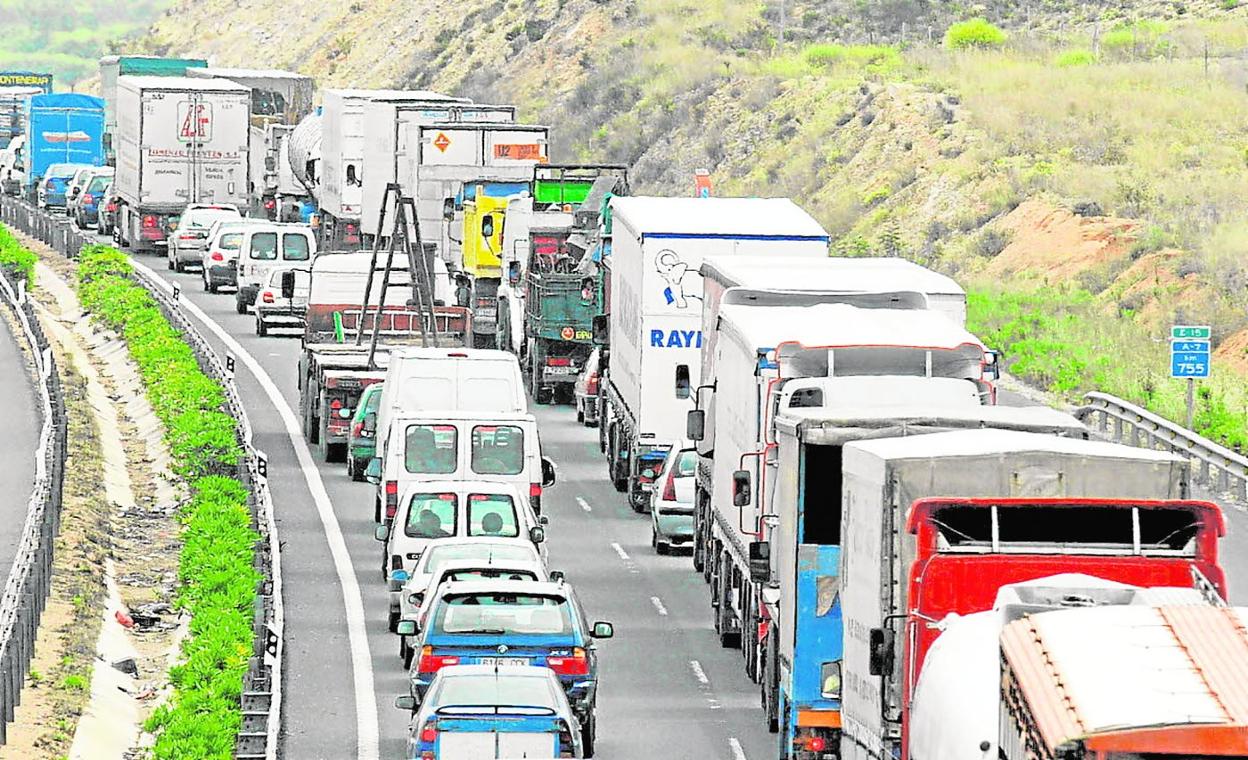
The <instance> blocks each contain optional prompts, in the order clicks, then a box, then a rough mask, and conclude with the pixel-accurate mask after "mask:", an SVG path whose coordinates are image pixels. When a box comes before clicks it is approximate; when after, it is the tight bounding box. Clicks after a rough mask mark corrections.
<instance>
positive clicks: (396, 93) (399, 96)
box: [321, 87, 470, 102]
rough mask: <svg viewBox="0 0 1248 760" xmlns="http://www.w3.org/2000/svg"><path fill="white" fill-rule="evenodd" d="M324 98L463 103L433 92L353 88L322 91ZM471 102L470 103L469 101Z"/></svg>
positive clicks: (458, 99) (459, 99)
mask: <svg viewBox="0 0 1248 760" xmlns="http://www.w3.org/2000/svg"><path fill="white" fill-rule="evenodd" d="M321 93H322V96H324V95H330V96H333V97H338V98H342V99H344V100H350V99H357V100H452V101H461V100H462V99H461V98H455V97H452V96H450V95H443V94H442V93H440V92H434V91H432V90H364V89H357V88H352V87H346V88H333V87H331V88H329V89H326V90H322V91H321ZM469 102H470V101H469Z"/></svg>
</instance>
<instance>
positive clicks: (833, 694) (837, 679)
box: [819, 660, 841, 699]
mask: <svg viewBox="0 0 1248 760" xmlns="http://www.w3.org/2000/svg"><path fill="white" fill-rule="evenodd" d="M819 692H820V694H822V695H823V698H824V699H840V696H841V661H840V660H836V661H835V662H825V663H823V666H822V667H821V668H820V669H819Z"/></svg>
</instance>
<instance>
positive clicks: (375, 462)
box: [364, 412, 381, 485]
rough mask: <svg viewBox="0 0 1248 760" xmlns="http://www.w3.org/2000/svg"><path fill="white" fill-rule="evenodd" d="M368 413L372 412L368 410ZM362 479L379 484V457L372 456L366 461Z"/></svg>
mask: <svg viewBox="0 0 1248 760" xmlns="http://www.w3.org/2000/svg"><path fill="white" fill-rule="evenodd" d="M369 414H373V413H372V412H369ZM374 424H376V423H374ZM364 479H365V480H367V481H368V482H369V483H372V484H373V485H380V484H381V457H373V459H372V461H370V462H369V463H368V468H367V469H365V470H364Z"/></svg>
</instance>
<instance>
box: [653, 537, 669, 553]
mask: <svg viewBox="0 0 1248 760" xmlns="http://www.w3.org/2000/svg"><path fill="white" fill-rule="evenodd" d="M654 551H655V553H657V554H670V553H671V551H672V547H670V546H668V545H667V544H666V543H664V542H663V541H660V540H659V539H658V537H657V536H656V537H655V539H654Z"/></svg>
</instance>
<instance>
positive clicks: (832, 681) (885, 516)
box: [0, 56, 1248, 760]
mask: <svg viewBox="0 0 1248 760" xmlns="http://www.w3.org/2000/svg"><path fill="white" fill-rule="evenodd" d="M157 61H158V62H159V63H156V62H157ZM101 67H102V75H103V81H104V84H105V93H106V94H105V97H104V98H103V100H102V102H101V104H100V107H99V114H98V115H90V116H88V115H87V114H86V113H85V111H84V110H75V111H74V114H75V116H74V118H76V119H84V120H88V119H96V120H97V121H98V124H99V127H100V128H99V130H97V132H100V133H101V134H106V135H108V138H109V139H107V140H102V141H101V146H103V145H104V144H107V145H108V146H111V147H110V148H108V149H107V150H105V149H104V148H103V147H101V149H100V150H99V160H98V163H97V162H95V161H94V159H93V160H92V161H91V162H90V163H88V164H87V165H79V164H77V163H74V162H73V161H70V162H57V163H51V164H46V165H42V166H41V165H39V164H38V162H37V161H36V160H34V155H35V154H32V153H31V152H30V151H27V152H26V153H25V154H23V153H22V151H21V150H20V148H21V145H20V144H19V145H18V146H16V147H17V150H15V148H14V146H10V147H9V148H8V149H6V150H7V152H6V153H4V154H2V155H0V179H3V180H4V181H5V183H6V184H5V189H6V191H7V192H11V193H13V194H23V193H29V195H30V197H31V198H32V200H33V201H34V202H36V203H37V204H38V205H39V206H41V207H44V208H57V209H59V208H64V210H65V213H66V214H67V215H69V216H70V217H71V218H72V219H73V220H74V222H75V223H76V224H78V225H79V226H80V227H83V228H91V229H94V230H95V231H97V232H98V233H99V234H102V235H111V236H112V239H113V240H114V241H115V242H116V244H117V245H118V246H120V247H122V248H123V249H127V250H130V251H132V252H134V253H135V254H136V255H137V254H140V253H142V252H154V253H155V254H157V255H163V256H164V257H165V261H166V264H167V266H168V268H169V269H170V270H175V271H177V272H184V271H188V270H191V271H194V270H198V273H199V277H200V280H201V282H202V287H203V290H204V291H205V292H206V293H209V294H220V297H221V298H222V299H232V301H233V308H234V310H235V312H236V313H237V314H238V315H244V316H245V317H249V318H251V319H253V320H254V332H255V335H256V336H258V337H265V338H269V337H276V336H279V335H281V336H287V337H290V336H299V338H300V341H301V342H300V349H299V360H298V367H297V368H296V369H295V370H294V371H295V372H297V375H298V393H299V396H298V409H297V411H296V414H297V416H298V419H299V424H300V426H301V430H302V434H303V437H304V438H305V440H306V442H307V444H308V445H309V446H310V447H311V449H312V451H313V452H314V453H315V454H316V455H318V456H319V457H320V458H322V459H323V460H324V461H326V462H334V463H336V464H340V465H341V467H342V476H343V478H346V479H350V480H351V481H354V482H356V483H359V484H362V485H360V486H358V488H359V489H360V492H361V493H365V492H366V493H367V494H368V501H369V505H368V506H369V507H371V509H370V510H369V511H371V514H372V517H373V519H372V521H371V525H372V528H373V531H374V533H373V539H375V544H376V554H375V557H376V560H375V566H374V567H375V569H370V570H369V574H370V576H372V577H375V578H376V583H377V584H380V585H381V586H384V588H385V591H386V594H385V598H386V604H385V608H384V609H382V608H376V609H367V610H366V613H367V614H368V615H369V616H370V617H372V618H375V619H378V620H380V619H382V618H384V619H385V620H386V627H387V630H388V631H389V633H390V634H391V639H392V647H393V655H394V659H393V661H392V662H393V667H394V668H395V669H402V671H403V672H405V673H406V674H407V675H406V680H407V683H408V689H407V691H406V692H405V693H400V694H396V695H394V696H395V698H394V705H395V707H396V709H398V710H401V711H405V713H406V714H409V715H410V723H409V730H408V737H407V748H406V750H405V751H404V753H403V754H402V757H404V758H410V759H412V760H431V759H433V758H445V759H447V760H450V759H452V758H454V759H464V760H466V759H468V758H519V757H528V758H557V757H593V756H594V754H595V745H596V743H597V738H598V735H599V728H600V725H599V720H598V713H599V709H598V706H599V700H600V688H599V684H600V682H601V683H602V684H603V688H604V689H609V688H610V682H611V673H605V674H604V673H602V672H601V670H602V668H601V666H600V661H599V658H600V654H601V652H602V651H603V649H604V648H606V647H610V646H612V643H611V641H610V640H611V639H613V637H615V634H616V630H615V625H613V622H612V621H609V620H603V619H598V618H596V617H595V616H594V610H593V608H592V606H587V605H586V604H585V603H584V600H583V599H582V598H581V597H579V596H578V594H577V590H576V586H577V583H576V579H575V578H569V577H565V574H564V573H562V572H560V571H558V570H557V569H552V568H551V564H550V554H549V552H550V546H549V544H550V542H549V541H548V532H549V530H550V529H551V527H552V524H551V520H552V515H551V514H550V510H548V509H544V500H546V499H548V492H549V491H550V489H552V488H558V487H559V481H560V479H561V468H562V467H563V466H564V464H565V463H564V462H556V461H554V459H553V458H552V457H551V456H549V455H548V454H544V453H543V447H542V440H541V435H542V432H543V431H542V430H541V429H540V428H539V424H538V415H537V414H536V413H535V412H536V407H546V406H551V405H559V406H561V407H563V408H562V409H561V410H560V413H561V414H563V415H566V416H567V417H569V418H570V417H571V416H572V415H575V420H576V422H577V423H578V424H580V425H583V426H585V427H587V428H592V429H594V430H595V432H596V436H597V443H598V447H597V448H598V453H599V454H600V455H601V459H600V461H599V462H598V463H597V464H596V465H595V467H596V468H597V472H598V473H599V475H598V477H599V478H600V479H601V480H602V481H603V482H605V483H609V484H610V486H611V487H612V488H613V489H614V491H615V492H617V493H618V499H619V500H620V503H621V504H625V505H627V507H628V508H629V509H630V510H631V512H634V513H636V516H635V519H636V520H638V521H642V520H644V521H646V522H647V523H648V526H649V533H650V546H651V549H652V551H653V552H654V553H655V554H657V555H669V554H681V555H682V556H684V557H687V558H688V565H687V572H688V573H689V574H690V576H691V577H694V578H697V577H700V578H701V579H702V580H703V581H704V582H705V584H706V589H705V591H706V592H707V597H708V598H709V601H710V604H709V605H707V606H706V607H705V609H703V610H701V611H699V612H697V614H698V615H699V616H700V619H701V626H702V627H703V629H705V630H711V631H713V632H714V637H715V638H714V640H715V642H716V643H717V644H718V646H719V647H720V648H723V649H727V650H732V651H733V652H734V653H735V652H739V661H738V663H739V668H740V671H741V674H742V675H743V676H744V678H745V679H748V681H749V683H750V684H751V686H750V688H751V690H756V693H757V699H758V705H759V708H758V709H757V710H756V713H757V716H756V718H757V723H758V725H759V726H760V730H766V731H769V732H771V733H772V734H774V738H773V739H772V740H771V741H772V742H773V743H771V744H770V745H769V746H770V747H772V748H774V754H771V755H770V756H772V757H777V758H785V759H792V760H831V759H838V760H849V759H853V760H859V759H861V760H866V759H867V758H873V759H878V760H885V759H888V760H892V759H893V758H899V757H900V758H906V759H907V760H920V759H924V760H926V759H928V758H931V759H940V758H976V759H980V758H983V759H984V760H987V759H989V758H991V759H993V760H996V759H999V758H1005V759H1006V760H1022V759H1023V758H1028V759H1030V758H1054V760H1056V759H1057V758H1063V759H1069V758H1088V760H1093V759H1094V758H1095V759H1104V760H1111V759H1112V760H1138V759H1140V758H1148V759H1149V760H1161V759H1162V758H1175V760H1179V759H1180V758H1206V757H1248V728H1245V726H1246V724H1248V709H1245V706H1244V705H1241V704H1240V703H1241V702H1243V697H1242V694H1240V693H1239V687H1240V686H1242V683H1243V681H1242V679H1240V680H1236V679H1237V678H1239V676H1233V675H1231V674H1235V673H1239V674H1240V675H1242V676H1243V677H1248V671H1245V670H1244V668H1245V666H1244V664H1243V663H1245V662H1248V658H1245V657H1244V655H1246V654H1248V638H1245V636H1244V630H1245V629H1246V628H1248V626H1246V623H1248V618H1245V616H1244V613H1243V612H1242V611H1241V610H1238V609H1236V608H1232V607H1228V606H1227V603H1226V601H1225V600H1226V599H1227V580H1226V572H1225V571H1224V569H1223V567H1222V565H1221V563H1220V559H1219V546H1220V543H1221V540H1222V538H1223V537H1224V536H1225V534H1226V524H1225V522H1224V516H1223V513H1222V509H1221V508H1220V507H1219V506H1218V505H1217V504H1215V503H1213V502H1210V501H1207V500H1203V499H1201V498H1198V496H1197V494H1195V493H1193V492H1192V487H1191V485H1190V483H1191V480H1192V478H1191V477H1190V474H1191V473H1190V470H1191V467H1192V465H1191V463H1190V462H1189V461H1188V460H1187V459H1185V458H1183V457H1180V456H1177V455H1174V454H1171V453H1167V452H1160V451H1154V450H1151V449H1147V448H1136V447H1131V446H1126V445H1121V444H1116V443H1108V442H1105V441H1103V440H1099V439H1098V438H1097V436H1096V435H1095V434H1094V432H1093V431H1092V430H1089V429H1088V428H1087V427H1086V426H1085V425H1084V424H1083V423H1081V422H1080V421H1079V420H1077V419H1076V418H1075V417H1073V416H1071V415H1069V414H1067V413H1066V412H1063V411H1058V410H1055V409H1051V408H1048V407H1041V406H1014V405H1008V404H1006V403H1003V399H1002V397H1001V392H1000V390H999V388H998V384H999V383H998V381H999V380H1000V376H1001V370H1002V367H1003V366H1004V364H1005V358H1004V357H1002V356H1001V355H999V354H998V352H996V351H994V350H993V349H992V347H990V346H986V345H984V343H983V342H982V341H981V340H980V339H979V338H978V337H977V336H975V335H974V334H972V333H971V332H969V331H968V330H967V327H966V321H967V297H966V293H965V291H964V290H963V289H962V287H961V286H960V285H959V284H958V283H957V282H955V281H954V280H953V279H951V278H950V277H948V276H946V275H944V274H940V273H938V272H935V271H932V270H929V269H927V268H924V267H922V266H920V265H918V264H915V263H913V262H910V261H907V260H904V259H901V258H848V257H837V256H833V255H831V254H830V244H831V242H832V241H831V238H830V236H829V233H828V232H827V231H826V230H825V229H824V228H823V227H822V226H821V225H820V223H819V222H818V221H817V220H816V219H815V218H814V217H812V216H811V215H810V214H809V213H808V212H807V211H805V210H804V209H803V208H802V207H801V206H800V205H799V204H798V203H796V202H794V201H792V200H789V199H784V198H721V197H655V196H642V195H635V194H633V193H632V191H631V189H630V187H629V182H628V171H627V168H626V167H621V166H614V165H605V164H604V165H594V164H577V165H561V164H556V163H551V162H550V159H549V157H550V155H551V145H550V141H549V138H550V136H549V130H548V128H547V127H544V126H539V125H530V124H523V123H517V122H516V113H515V109H514V108H513V107H511V106H499V105H484V104H477V103H473V102H472V101H470V100H467V99H464V98H456V97H451V96H445V95H440V94H437V93H430V92H424V91H421V92H407V91H398V90H346V89H341V90H323V91H320V92H319V93H317V92H316V91H314V89H313V87H312V83H311V80H310V79H307V78H306V77H300V76H299V75H294V74H289V75H287V74H284V73H282V72H271V71H265V72H247V71H242V70H223V71H215V70H213V69H211V68H208V67H207V65H206V62H197V61H194V60H186V59H146V58H135V59H134V60H133V61H132V60H129V59H128V58H127V57H125V56H121V57H117V56H113V57H110V58H108V59H104V61H102V62H101ZM258 90H264V91H265V92H271V93H274V96H273V97H265V98H256V97H252V95H253V93H254V92H256V91H258ZM169 93H178V94H180V95H182V96H185V98H186V99H189V101H190V102H192V103H198V104H200V105H205V104H208V103H211V104H212V109H211V113H212V114H213V115H212V124H211V127H212V128H211V129H209V128H208V127H207V125H206V124H205V123H203V122H202V121H200V120H197V119H196V118H193V117H195V115H196V114H205V113H208V112H209V111H208V110H207V109H200V110H195V111H186V110H185V109H183V110H178V108H179V107H176V106H174V105H173V104H175V103H176V102H182V101H181V100H179V99H178V98H169V97H167V95H168V94H169ZM317 96H319V98H318V97H317ZM30 97H31V98H32V101H31V105H30V110H31V111H32V112H34V113H36V114H37V113H38V112H39V108H40V107H41V104H40V99H41V98H57V97H62V98H65V97H70V96H69V95H59V96H50V95H43V94H35V95H31V96H30ZM75 97H77V98H86V97H88V96H75ZM314 99H319V101H320V102H321V105H320V106H319V107H317V108H313V105H312V104H313V101H314ZM257 103H266V104H273V103H282V104H286V108H285V109H277V110H273V109H270V111H272V112H269V113H254V112H253V107H254V106H255V104H257ZM70 105H72V104H59V105H58V104H55V103H52V102H51V101H49V102H48V104H47V106H46V107H47V108H49V109H52V108H62V109H64V108H68V107H69V106H70ZM78 105H82V104H81V103H79V104H78ZM87 105H90V104H87ZM75 107H77V106H75ZM91 107H92V108H93V107H94V106H91ZM86 110H90V108H87V109H86ZM166 111H168V112H167V113H166ZM138 114H141V115H142V116H141V118H137V117H136V115H138ZM205 118H206V117H205ZM92 123H95V122H92ZM179 130H182V134H183V136H184V137H185V138H186V139H184V140H182V142H178V137H177V133H179ZM188 130H189V131H188ZM92 134H95V132H93V133H92ZM170 136H172V139H173V142H170V144H169V146H168V149H166V147H162V146H165V143H162V142H161V140H166V141H168V140H169V139H170ZM28 137H29V135H28ZM32 139H33V138H32ZM240 145H241V146H244V147H243V148H242V149H241V150H240V149H239V146H240ZM247 146H250V147H249V148H248V147H247ZM175 147H176V148H177V149H176V150H174V148H175ZM188 151H189V152H190V153H195V152H197V151H202V152H203V156H204V158H203V160H200V161H196V160H189V161H188V160H186V159H185V158H181V157H179V156H183V155H184V154H186V153H187V152H188ZM231 162H232V163H231ZM110 163H112V164H115V167H116V168H114V167H113V166H110V165H109V164H110ZM247 177H249V178H250V179H249V180H247V181H243V178H247ZM999 402H1002V403H999ZM561 540H565V541H576V540H577V537H576V536H574V535H564V536H563V537H562V539H561ZM620 553H621V554H622V553H623V552H622V551H621V552H620ZM682 562H683V560H682ZM627 582H629V578H628V577H625V578H623V579H622V580H621V583H627ZM663 614H666V612H664V613H663ZM621 633H625V631H621ZM625 635H627V634H626V633H625ZM623 638H624V637H623V636H621V639H623ZM615 643H616V644H617V645H618V644H621V643H623V641H622V640H621V641H617V642H615ZM1098 653H1099V654H1098ZM734 657H735V654H734ZM1228 661H1230V662H1231V664H1228ZM1234 663H1238V664H1234ZM1215 671H1216V672H1218V673H1220V674H1221V675H1220V676H1219V677H1211V676H1210V673H1211V672H1215ZM1108 682H1113V683H1120V684H1124V685H1126V684H1129V685H1130V686H1129V688H1128V687H1126V686H1124V687H1123V688H1122V689H1115V690H1111V691H1107V690H1106V689H1103V688H1098V684H1104V683H1108ZM1237 684H1238V685H1237ZM1236 700H1239V701H1238V702H1237V701H1236ZM601 728H603V729H604V730H609V731H611V732H613V733H617V734H618V733H624V732H628V731H630V730H634V728H635V727H630V726H610V727H608V726H605V725H604V726H601ZM708 756H709V755H708Z"/></svg>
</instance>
